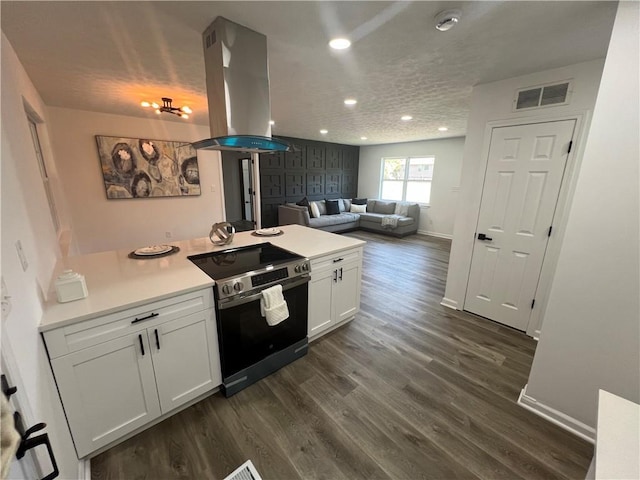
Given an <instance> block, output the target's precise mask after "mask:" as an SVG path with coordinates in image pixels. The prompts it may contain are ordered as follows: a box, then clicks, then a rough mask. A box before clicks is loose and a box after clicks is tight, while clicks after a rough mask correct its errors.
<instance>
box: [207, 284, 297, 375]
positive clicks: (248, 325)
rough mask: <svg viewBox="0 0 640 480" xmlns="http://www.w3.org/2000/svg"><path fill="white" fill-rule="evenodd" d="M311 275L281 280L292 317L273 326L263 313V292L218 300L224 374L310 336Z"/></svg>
mask: <svg viewBox="0 0 640 480" xmlns="http://www.w3.org/2000/svg"><path fill="white" fill-rule="evenodd" d="M308 283H309V277H308V276H304V277H298V278H295V279H291V280H290V281H284V282H282V294H283V296H284V299H285V301H286V302H287V307H288V309H289V318H287V319H286V320H283V321H282V322H280V323H279V324H277V325H274V326H273V327H272V326H270V325H269V324H268V323H267V320H266V319H265V318H264V317H263V316H262V315H261V314H260V298H261V297H262V294H261V293H257V294H255V295H251V296H248V297H245V298H241V299H238V300H233V299H232V300H230V301H228V302H219V303H218V312H217V314H218V318H217V322H218V337H219V338H218V342H219V344H220V362H221V367H222V376H223V378H228V377H230V376H231V375H233V374H235V373H237V372H239V371H241V370H243V369H245V368H247V367H250V366H251V365H254V364H255V363H257V362H259V361H261V360H263V359H265V358H267V357H268V356H269V355H271V354H274V353H276V352H279V351H281V350H283V349H285V348H287V347H289V346H291V345H293V344H295V343H296V342H298V341H300V340H302V339H305V338H306V337H307V316H308V307H309V295H308Z"/></svg>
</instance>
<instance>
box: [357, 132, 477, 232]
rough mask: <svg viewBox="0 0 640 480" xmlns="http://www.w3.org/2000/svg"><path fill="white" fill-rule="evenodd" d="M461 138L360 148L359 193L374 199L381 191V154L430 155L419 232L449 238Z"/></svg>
mask: <svg viewBox="0 0 640 480" xmlns="http://www.w3.org/2000/svg"><path fill="white" fill-rule="evenodd" d="M464 142H465V139H464V137H457V138H444V139H442V140H423V141H420V142H406V143H394V144H387V145H373V146H364V147H360V162H359V169H358V196H359V197H367V198H377V197H378V195H379V191H380V174H381V170H380V160H381V159H382V158H383V157H405V156H413V157H415V156H420V155H433V156H434V157H435V158H436V161H435V166H434V171H433V183H432V185H431V202H430V206H429V207H428V208H422V209H421V212H420V227H419V230H418V231H419V232H420V233H427V234H430V235H437V236H442V237H445V238H451V235H452V233H453V224H454V218H455V215H456V205H457V202H458V195H459V193H458V190H459V187H460V171H461V169H462V152H463V148H464Z"/></svg>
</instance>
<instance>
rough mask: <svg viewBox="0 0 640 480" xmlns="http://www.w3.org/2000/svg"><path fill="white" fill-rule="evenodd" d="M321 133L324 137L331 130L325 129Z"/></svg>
mask: <svg viewBox="0 0 640 480" xmlns="http://www.w3.org/2000/svg"><path fill="white" fill-rule="evenodd" d="M320 133H321V134H322V135H326V134H327V133H329V130H325V129H324V128H323V129H322V130H320Z"/></svg>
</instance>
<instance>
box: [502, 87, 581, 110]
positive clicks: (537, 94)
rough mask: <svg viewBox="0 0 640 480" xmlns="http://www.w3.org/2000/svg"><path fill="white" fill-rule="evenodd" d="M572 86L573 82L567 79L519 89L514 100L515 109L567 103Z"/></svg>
mask: <svg viewBox="0 0 640 480" xmlns="http://www.w3.org/2000/svg"><path fill="white" fill-rule="evenodd" d="M570 87H571V82H568V81H567V82H562V83H554V84H553V85H541V86H538V87H528V88H525V89H522V90H518V91H516V98H515V99H514V101H513V109H514V111H515V110H524V109H530V108H541V107H550V106H557V105H566V104H568V103H569V96H570V93H571V89H570Z"/></svg>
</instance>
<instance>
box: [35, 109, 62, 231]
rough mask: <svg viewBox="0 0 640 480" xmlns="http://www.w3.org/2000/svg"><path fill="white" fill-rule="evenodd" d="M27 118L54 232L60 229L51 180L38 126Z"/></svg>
mask: <svg viewBox="0 0 640 480" xmlns="http://www.w3.org/2000/svg"><path fill="white" fill-rule="evenodd" d="M27 120H28V121H29V129H30V130H31V139H32V140H33V147H34V149H35V151H36V158H37V159H38V166H39V167H40V174H41V175H42V183H43V184H44V191H45V194H46V195H47V201H48V202H49V210H50V211H51V220H52V221H53V226H54V228H55V229H56V232H58V231H59V230H60V220H59V219H58V212H57V211H56V204H55V202H54V201H53V192H52V191H51V182H50V181H49V174H48V173H47V167H46V165H45V163H44V158H42V148H41V146H40V137H38V127H37V125H36V121H35V120H34V119H33V118H32V117H31V116H30V115H28V114H27Z"/></svg>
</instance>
